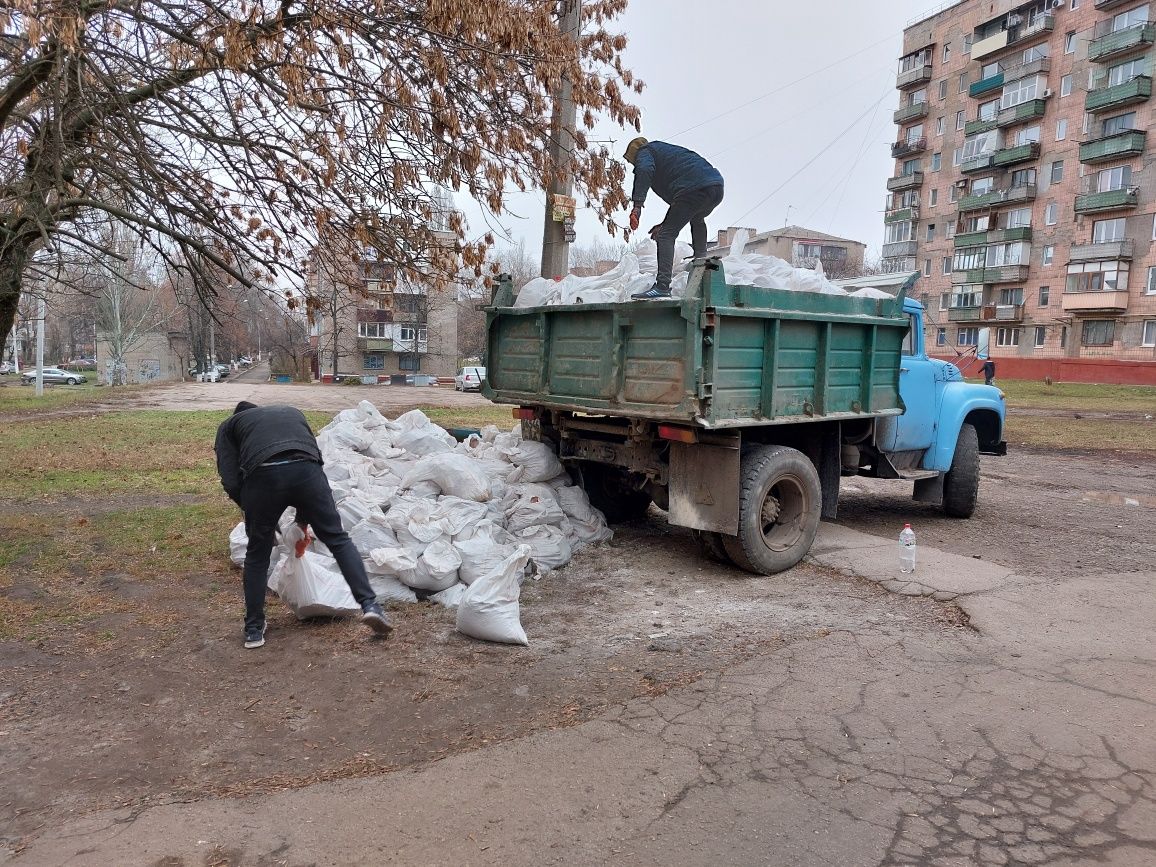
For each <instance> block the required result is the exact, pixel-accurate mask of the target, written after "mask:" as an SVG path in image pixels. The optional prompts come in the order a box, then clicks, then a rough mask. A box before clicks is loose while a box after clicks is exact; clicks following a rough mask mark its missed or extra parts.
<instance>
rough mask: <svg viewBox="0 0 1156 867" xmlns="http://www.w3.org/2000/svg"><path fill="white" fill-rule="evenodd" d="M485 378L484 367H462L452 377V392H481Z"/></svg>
mask: <svg viewBox="0 0 1156 867" xmlns="http://www.w3.org/2000/svg"><path fill="white" fill-rule="evenodd" d="M485 378H486V369H485V368H484V367H463V368H462V369H461V370H459V371H458V375H457V376H455V377H454V391H481V390H482V380H483V379H485Z"/></svg>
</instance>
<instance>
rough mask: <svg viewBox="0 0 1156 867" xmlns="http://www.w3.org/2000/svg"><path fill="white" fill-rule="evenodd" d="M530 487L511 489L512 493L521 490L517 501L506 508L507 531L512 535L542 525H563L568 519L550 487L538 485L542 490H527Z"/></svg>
mask: <svg viewBox="0 0 1156 867" xmlns="http://www.w3.org/2000/svg"><path fill="white" fill-rule="evenodd" d="M529 487H530V486H529V485H525V486H521V485H520V486H516V487H514V488H511V489H510V490H511V493H514V492H516V491H518V490H519V489H521V493H520V494H518V496H517V499H515V500H514V501H513V502H512V503H511V504H510V505H508V506H507V507H506V529H507V530H509V531H510V532H511V533H517V532H519V531H520V530H525V529H526V528H527V527H537V526H539V525H542V524H554V525H557V524H561V523H562V520H563V519H564V518H565V517H566V515H565V513H564V512H563V511H562V507H561V506H559V505H558V499H557V497H555V496H554V492H553V490H552V489H551V488H550V487H548V486H546V485H536V486H534V487H536V488H541V489H542V490H533V489H531V490H525V488H529Z"/></svg>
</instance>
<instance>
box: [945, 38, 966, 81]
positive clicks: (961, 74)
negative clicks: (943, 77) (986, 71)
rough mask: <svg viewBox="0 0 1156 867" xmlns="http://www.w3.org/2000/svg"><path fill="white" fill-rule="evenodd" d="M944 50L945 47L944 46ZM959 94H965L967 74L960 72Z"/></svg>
mask: <svg viewBox="0 0 1156 867" xmlns="http://www.w3.org/2000/svg"><path fill="white" fill-rule="evenodd" d="M944 47H945V48H946V46H944ZM959 92H960V93H967V73H966V72H961V73H960V74H959Z"/></svg>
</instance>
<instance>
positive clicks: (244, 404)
mask: <svg viewBox="0 0 1156 867" xmlns="http://www.w3.org/2000/svg"><path fill="white" fill-rule="evenodd" d="M256 408H257V404H255V403H249V401H247V400H243V401H241V402H240V403H239V404H237V406H236V408H235V409H234V410H233V415H236V414H237V413H239V412H244V411H245V410H247V409H256Z"/></svg>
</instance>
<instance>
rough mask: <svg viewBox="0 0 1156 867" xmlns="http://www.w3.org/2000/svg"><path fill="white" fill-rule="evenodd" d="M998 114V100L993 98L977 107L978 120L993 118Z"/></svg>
mask: <svg viewBox="0 0 1156 867" xmlns="http://www.w3.org/2000/svg"><path fill="white" fill-rule="evenodd" d="M998 116H999V100H998V99H993V100H991V101H990V102H985V103H984V104H983V105H981V106H980V107H979V114H978V115H977V119H978V120H995V119H996V117H998Z"/></svg>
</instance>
